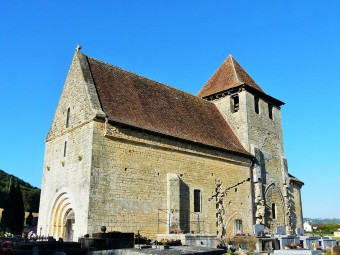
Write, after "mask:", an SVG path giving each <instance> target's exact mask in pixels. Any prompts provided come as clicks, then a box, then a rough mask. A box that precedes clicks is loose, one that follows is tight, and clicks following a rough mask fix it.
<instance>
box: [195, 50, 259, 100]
mask: <svg viewBox="0 0 340 255" xmlns="http://www.w3.org/2000/svg"><path fill="white" fill-rule="evenodd" d="M240 85H248V86H250V87H252V88H254V89H256V90H257V91H259V92H262V93H264V94H265V92H264V91H263V90H262V89H261V88H260V86H259V85H257V84H256V82H255V81H254V80H253V79H252V78H251V77H250V75H249V74H248V73H247V72H246V71H245V70H244V69H243V68H242V66H241V65H240V64H239V63H237V61H236V60H235V59H234V58H233V56H232V55H229V56H228V57H227V58H226V60H225V61H224V62H223V63H222V65H221V66H220V67H219V68H218V69H217V70H216V72H215V73H214V74H213V76H212V77H211V78H210V79H209V80H208V81H207V83H206V84H205V85H204V86H203V88H202V89H201V90H200V91H199V92H198V94H197V96H199V97H207V96H210V95H213V94H216V93H219V92H222V91H225V90H228V89H231V88H234V87H238V86H240Z"/></svg>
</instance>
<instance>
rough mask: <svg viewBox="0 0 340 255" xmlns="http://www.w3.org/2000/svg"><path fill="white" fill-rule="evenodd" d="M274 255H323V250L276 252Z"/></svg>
mask: <svg viewBox="0 0 340 255" xmlns="http://www.w3.org/2000/svg"><path fill="white" fill-rule="evenodd" d="M273 254H274V255H276V254H279V255H321V250H274V253H273Z"/></svg>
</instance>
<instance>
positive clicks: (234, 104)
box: [230, 94, 240, 112]
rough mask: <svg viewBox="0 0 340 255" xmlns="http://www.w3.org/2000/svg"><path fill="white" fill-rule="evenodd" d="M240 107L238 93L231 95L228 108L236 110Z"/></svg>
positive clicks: (232, 110)
mask: <svg viewBox="0 0 340 255" xmlns="http://www.w3.org/2000/svg"><path fill="white" fill-rule="evenodd" d="M239 108H240V101H239V97H238V94H236V95H232V96H231V97H230V109H231V112H237V111H238V110H239Z"/></svg>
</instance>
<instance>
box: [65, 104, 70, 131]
mask: <svg viewBox="0 0 340 255" xmlns="http://www.w3.org/2000/svg"><path fill="white" fill-rule="evenodd" d="M69 125H70V108H67V115H66V128H68V127H69Z"/></svg>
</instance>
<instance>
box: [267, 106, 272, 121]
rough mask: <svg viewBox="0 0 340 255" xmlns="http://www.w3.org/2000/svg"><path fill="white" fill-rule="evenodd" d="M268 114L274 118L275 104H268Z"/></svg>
mask: <svg viewBox="0 0 340 255" xmlns="http://www.w3.org/2000/svg"><path fill="white" fill-rule="evenodd" d="M268 116H269V119H271V120H272V119H273V106H272V105H271V104H268Z"/></svg>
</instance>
